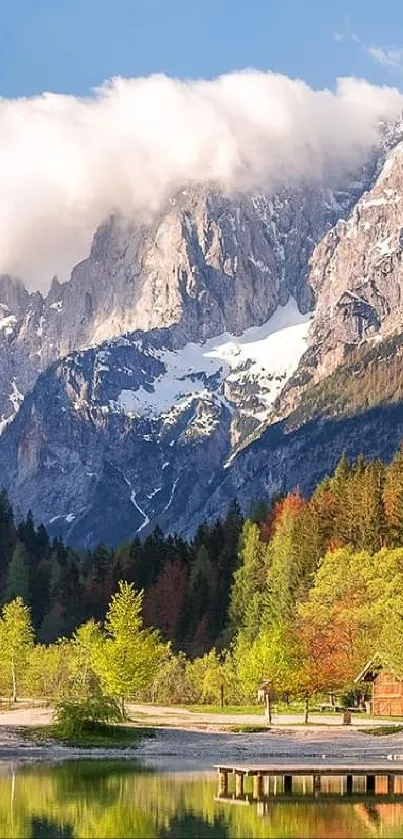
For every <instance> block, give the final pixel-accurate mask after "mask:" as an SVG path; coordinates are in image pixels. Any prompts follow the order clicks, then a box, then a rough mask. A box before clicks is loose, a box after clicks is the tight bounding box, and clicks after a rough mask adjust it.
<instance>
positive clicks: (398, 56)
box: [364, 46, 403, 70]
mask: <svg viewBox="0 0 403 839" xmlns="http://www.w3.org/2000/svg"><path fill="white" fill-rule="evenodd" d="M364 50H365V52H366V53H367V54H368V55H369V56H370V57H371V58H373V59H374V61H376V62H377V64H381V65H382V67H392V68H393V69H395V70H399V69H402V67H403V48H402V47H388V48H387V49H384V48H383V47H373V46H364Z"/></svg>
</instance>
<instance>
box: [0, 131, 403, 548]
mask: <svg viewBox="0 0 403 839" xmlns="http://www.w3.org/2000/svg"><path fill="white" fill-rule="evenodd" d="M385 148H386V145H385ZM382 154H384V151H382ZM382 154H381V157H382ZM379 159H380V158H379V155H378V156H374V159H373V160H372V161H371V162H370V164H369V165H368V167H367V168H366V169H365V170H363V171H362V172H361V173H360V178H359V179H357V180H356V181H355V182H354V184H352V185H351V184H350V186H349V187H348V188H347V187H346V188H345V189H344V190H343V189H339V190H338V191H335V190H329V189H324V188H319V187H313V186H312V185H303V186H301V188H300V189H298V190H295V191H294V192H291V191H289V190H283V191H282V192H281V193H279V194H277V195H275V196H272V197H271V198H269V197H267V196H264V195H254V196H232V197H229V196H225V195H222V194H219V193H217V192H214V191H211V190H210V191H209V190H206V189H203V188H200V189H192V190H186V189H184V190H182V192H180V193H179V194H178V195H177V196H175V198H174V199H172V201H171V202H170V203H169V205H168V206H167V208H166V209H165V211H164V212H163V213H161V215H160V217H159V218H158V219H155V220H154V221H153V223H152V224H150V225H148V226H142V227H138V226H136V225H135V224H133V223H128V222H127V221H125V220H123V219H120V218H117V217H116V216H113V217H111V218H110V219H108V220H107V221H106V222H105V223H104V224H103V225H101V227H100V228H99V229H98V231H97V232H96V234H95V236H94V241H93V244H92V248H91V253H90V255H89V257H88V259H86V260H84V261H83V262H81V263H80V264H79V265H77V266H76V268H75V269H74V270H73V272H72V275H71V278H70V280H69V282H67V283H64V284H60V283H59V282H58V280H57V279H55V280H54V281H53V283H52V286H51V288H50V291H49V293H48V295H47V297H46V298H44V297H42V295H40V294H39V293H36V294H33V295H29V294H28V293H27V292H26V291H25V289H24V288H23V286H22V285H21V284H20V283H18V281H14V280H12V279H10V278H2V279H1V280H0V303H1V304H2V312H4V318H3V328H1V323H2V321H0V362H2V366H1V369H0V419H2V422H3V426H4V425H6V423H7V421H8V420H9V419H10V418H11V417H12V416H13V415H14V413H15V412H17V415H16V417H15V419H14V421H13V422H11V423H10V424H9V425H8V426H7V428H6V429H5V431H4V433H3V435H2V437H1V439H0V471H1V474H2V475H3V476H4V479H3V482H4V484H5V486H6V488H7V489H8V490H9V493H10V496H11V499H12V501H13V502H14V504H15V505H16V506H17V507H18V508H19V509H21V510H22V511H25V510H27V509H28V508H31V509H32V511H33V513H34V516H35V517H36V518H37V519H38V520H43V521H44V523H45V524H46V525H47V526H48V527H49V528H50V529H51V532H53V533H59V534H61V535H63V536H64V538H66V539H67V540H68V541H69V542H71V543H73V544H83V545H91V544H93V543H94V541H97V540H99V539H103V540H104V541H106V542H109V543H115V542H118V541H119V540H120V539H122V538H125V537H128V536H131V535H133V534H134V533H143V534H145V533H146V532H147V529H149V528H152V527H153V526H155V524H157V523H159V524H161V526H162V527H163V528H164V529H165V530H175V529H177V530H179V531H181V532H185V533H190V532H191V531H192V528H193V527H194V526H195V525H196V524H197V523H198V522H199V521H200V520H201V519H202V518H203V516H204V515H207V516H212V515H216V514H217V513H219V512H221V511H223V509H224V507H225V506H226V505H227V503H228V501H229V500H230V498H231V497H233V496H234V495H239V497H240V500H241V501H242V502H243V503H244V504H245V506H247V505H248V504H249V501H250V500H251V499H253V498H254V497H255V498H259V497H264V496H267V495H268V494H270V492H271V491H272V490H274V489H279V488H280V489H281V488H290V486H293V485H294V484H295V483H302V485H303V487H308V486H309V485H310V484H309V481H311V482H312V480H313V479H314V478H315V477H316V476H319V473H320V476H321V475H322V471H321V470H323V469H328V468H329V463H330V460H331V459H332V457H333V455H332V453H330V454H328V456H327V457H325V458H323V457H322V458H319V457H318V456H317V445H318V444H317V442H315V441H316V440H317V433H319V432H315V434H314V436H313V437H309V434H310V432H309V429H306V434H307V437H306V438H303V439H304V440H305V443H304V444H303V445H302V446H301V437H298V436H296V437H292V435H290V434H288V433H286V431H284V430H283V429H282V426H274V427H273V429H270V434H269V436H268V437H266V436H264V437H263V438H262V440H258V441H257V442H256V443H254V444H253V445H252V446H250V447H249V448H248V449H247V450H246V451H245V452H243V453H241V454H240V455H239V456H238V457H237V458H235V460H231V455H232V454H233V451H234V447H236V446H237V445H239V444H240V443H242V441H243V440H244V439H245V438H246V437H247V436H248V434H250V432H251V431H254V430H256V425H257V423H258V421H259V422H261V421H262V411H263V408H264V405H265V398H266V397H267V390H269V391H270V390H273V389H274V390H275V392H279V391H280V390H281V388H282V386H283V384H284V381H285V380H286V374H285V373H284V372H283V371H282V369H281V368H279V372H278V375H277V374H276V372H274V373H273V374H271V378H270V376H269V377H267V378H266V379H265V380H264V381H262V374H261V372H260V371H259V370H257V369H256V367H255V368H253V364H252V366H250V365H251V362H250V361H248V360H246V361H245V362H243V365H242V364H240V366H239V369H238V370H236V371H235V373H231V375H224V374H223V372H222V370H221V368H220V367H216V368H215V369H214V370H213V372H212V373H211V372H210V373H209V372H208V370H207V369H205V368H203V369H202V368H200V369H196V368H195V369H193V370H192V371H189V370H187V371H185V373H184V374H183V376H182V379H183V394H185V397H186V398H181V399H180V400H177V401H175V399H172V401H171V402H170V403H169V399H168V403H167V404H166V405H165V406H164V405H163V404H162V403H163V400H162V403H161V404H162V407H161V406H160V408H159V409H158V410H157V411H152V410H149V406H150V405H151V404H152V403H153V400H155V399H156V398H157V394H159V397H158V398H160V397H161V393H164V392H166V391H167V388H166V387H165V384H166V382H165V379H167V381H168V385H169V387H171V386H172V376H171V380H169V376H167V369H168V368H167V358H168V355H169V354H171V355H172V354H173V355H175V352H179V351H181V349H182V348H184V347H185V346H187V345H188V343H189V342H193V343H196V344H197V345H200V343H201V342H203V341H206V340H207V339H210V338H211V337H212V336H217V335H220V334H222V333H223V332H229V333H231V334H232V335H240V333H242V332H243V331H244V330H245V329H247V328H249V327H251V326H254V327H258V326H260V325H262V324H264V323H265V322H267V321H268V319H269V318H271V316H272V315H273V313H274V312H276V310H278V309H279V307H282V306H284V305H285V304H286V303H287V301H289V300H290V298H293V299H294V300H296V301H297V303H298V307H299V310H300V311H301V312H307V311H308V310H310V309H311V307H312V306H313V304H314V301H315V299H316V301H317V313H316V315H315V319H314V323H313V326H312V329H311V332H310V347H309V349H308V352H307V353H306V354H305V357H304V362H303V364H302V365H301V367H300V369H299V371H298V375H299V377H300V380H301V375H302V379H303V377H304V375H305V380H309V379H311V380H312V379H314V377H315V376H318V377H320V376H323V375H326V372H327V370H328V369H333V368H334V365H335V364H337V363H338V362H339V361H340V360H342V357H343V352H344V347H345V346H346V344H347V343H351V342H359V341H362V340H373V336H378V335H382V334H383V332H385V334H386V331H388V330H390V329H393V328H395V327H394V326H393V322H394V321H395V322H398V321H399V317H400V314H399V311H400V310H399V307H400V291H399V292H398V291H397V288H398V287H400V286H399V283H400V280H398V281H397V282H396V283H395V281H393V282H394V290H392V291H391V290H390V288H389V285H388V283H389V282H390V278H391V277H392V278H393V277H395V275H396V276H398V277H400V274H399V271H400V250H399V248H400V240H401V238H402V237H401V236H400V229H399V230H398V218H399V206H398V205H399V201H398V200H397V198H398V196H399V200H400V177H401V172H400V168H399V167H400V163H399V161H400V157H399V152H398V150H396V152H395V153H394V154H393V155H392V157H391V161H392V162H388V164H387V166H388V167H389V169H388V168H387V169H386V172H385V171H384V172H383V173H382V175H381V178H380V180H379V182H378V183H377V184H376V186H375V187H374V190H373V192H371V193H367V195H365V196H363V198H362V199H361V200H359V201H358V204H357V205H356V209H354V210H353V212H352V214H351V216H350V218H349V220H348V221H342V220H341V219H342V217H345V218H347V217H348V216H349V213H350V210H351V207H352V206H353V205H354V204H355V203H356V201H357V200H358V199H359V198H360V196H361V195H362V193H363V192H364V190H365V189H366V188H368V187H369V186H370V185H372V182H373V178H374V176H375V173H376V172H377V167H378V165H379ZM395 168H396V171H395ZM388 172H389V174H388ZM382 178H383V179H384V180H383V181H382ZM385 178H386V180H385ZM388 179H389V180H388ZM382 183H383V186H382ZM402 194H403V193H402ZM381 199H382V200H381ZM338 219H339V221H338ZM336 222H337V224H336ZM335 224H336V226H334V225H335ZM363 225H364V228H363V229H364V230H367V231H373V228H378V227H380V228H382V230H381V232H382V238H379V237H378V239H377V240H376V242H375V240H374V239H373V240H370V236H372V237H373V232H372V233H371V232H368V236H367V238H366V241H365V243H364V244H363V245H362V246H361V245H360V244H359V242H358V240H359V239H360V237H361V235H362V226H363ZM402 227H403V225H402ZM330 228H331V229H330ZM326 231H329V232H328V233H327V235H325V238H324V239H323V241H322V242H320V240H321V238H322V236H323V234H326ZM364 238H365V237H364ZM318 242H320V244H318ZM315 246H317V247H316V248H315ZM311 257H312V259H311V268H310V271H309V261H310V258H311ZM3 301H4V302H3ZM294 305H295V304H294ZM10 318H11V320H10ZM139 330H142V331H141V332H139ZM167 354H168V355H167ZM41 371H44V372H43V373H42V375H40V376H39V378H38V379H37V377H38V374H39V373H41ZM164 377H165V379H164ZM192 377H193V378H194V380H195V381H196V382H197V383H198V386H197V387H196V388H195V389H194V390H192V388H190V389H189V382H190V381H191V380H192ZM36 379H37V381H36V384H35V380H36ZM174 379H175V387H176V388H178V383H179V386H180V387H179V390H181V388H182V384H181V382H182V379H181V375H180V373H178V374H177V376H176V378H175V377H174ZM164 382H165V384H164ZM302 386H303V385H302ZM300 387H301V385H298V387H297V386H294V388H289V389H288V390H287V392H286V395H285V397H283V400H282V402H281V405H280V408H281V410H282V411H283V414H284V415H285V414H286V413H287V411H289V410H291V408H292V407H293V400H294V401H295V399H296V398H298V392H299V390H298V388H300ZM161 388H162V390H161ZM164 388H165V391H164ZM126 392H127V393H128V394H129V397H128V396H126V397H125V399H126V400H127V399H129V403H130V400H132V401H133V400H134V403H135V404H136V406H137V407H136V410H130V409H128V408H127V405H126V407H125V404H124V400H123V402H122V394H125V393H126ZM168 392H169V388H168ZM24 394H26V396H25V399H24V401H23V402H22V399H23V396H24ZM183 394H182V397H183ZM186 394H187V395H186ZM136 400H137V402H136ZM21 402H22V404H21ZM266 404H267V403H266ZM139 405H140V407H139ZM147 406H148V407H147ZM18 408H19V410H18ZM263 413H264V411H263ZM258 418H259V419H258ZM304 433H305V432H304ZM315 435H316V436H315ZM319 436H320V435H319ZM339 439H340V441H341V439H342V438H341V437H340V438H339V437H338V438H337V440H339ZM335 440H336V437H335ZM342 442H343V446H345V443H346V439H345V438H343V440H342ZM332 445H333V444H332ZM338 445H339V444H338V443H337V441H336V442H334V450H335V452H336V451H337V449H338ZM340 445H341V442H340ZM304 458H307V461H306V462H305V461H304Z"/></svg>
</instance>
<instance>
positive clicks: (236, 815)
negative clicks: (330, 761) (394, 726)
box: [0, 761, 403, 839]
mask: <svg viewBox="0 0 403 839" xmlns="http://www.w3.org/2000/svg"><path fill="white" fill-rule="evenodd" d="M339 788H340V785H338V789H339ZM329 791H330V790H329ZM215 794H216V778H215V776H214V775H213V776H208V775H198V776H196V775H193V776H192V775H186V774H178V775H173V774H172V775H169V774H156V773H154V772H139V771H137V769H136V771H133V765H131V764H130V763H129V762H127V763H126V762H124V761H110V762H108V761H75V762H72V763H69V764H67V763H65V764H63V765H61V766H52V767H49V766H46V765H43V764H41V765H36V766H29V767H26V768H24V769H23V770H22V771H17V772H16V773H15V780H14V782H13V778H12V775H11V774H10V775H9V776H5V775H3V776H0V839H1V837H10V839H16V838H17V837H23V836H25V837H28V836H31V837H33V839H42V838H43V839H45V837H49V839H50V837H52V838H53V837H54V839H62V837H66V839H68V838H69V837H74V838H75V839H76V837H82V836H85V837H87V839H97V837H100V836H102V837H103V839H122V837H127V839H139V837H141V839H156V837H158V839H193V837H194V839H199V837H200V839H231V838H233V837H239V836H248V837H251V839H280V837H284V836H287V837H300V836H310V837H312V839H313V837H320V838H321V839H327V837H329V838H330V837H334V836H335V835H337V836H343V837H346V838H347V837H358V836H366V837H370V836H374V837H375V836H377V835H380V833H382V837H383V839H387V837H393V839H398V837H401V838H402V839H403V804H400V803H398V802H395V803H393V802H391V803H390V804H389V803H385V804H379V805H378V804H376V803H374V802H370V801H368V802H362V804H358V803H353V802H351V803H341V802H339V801H337V800H335V799H331V800H326V797H323V798H321V799H317V800H316V801H314V800H313V798H310V797H309V795H308V796H307V798H306V799H304V800H301V799H298V800H295V801H288V802H284V803H282V802H281V800H280V798H281V796H280V797H279V799H277V800H276V799H272V800H271V802H270V807H269V810H267V808H266V811H265V810H264V808H263V809H262V808H258V806H257V805H256V804H253V805H252V806H239V805H232V804H230V803H229V804H226V803H224V802H215V801H214V796H215ZM376 819H378V822H377V821H376Z"/></svg>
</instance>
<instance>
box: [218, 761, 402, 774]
mask: <svg viewBox="0 0 403 839" xmlns="http://www.w3.org/2000/svg"><path fill="white" fill-rule="evenodd" d="M214 768H215V769H217V771H218V772H228V773H229V774H240V775H300V776H303V775H322V776H325V775H329V776H331V775H333V776H338V775H354V776H361V775H379V776H385V775H403V761H401V762H400V761H399V762H397V761H388V760H385V761H384V762H382V763H360V764H351V763H349V764H347V763H333V764H332V763H330V764H329V763H327V764H323V763H264V764H261V763H259V764H241V763H237V764H234V763H232V764H228V763H216V764H215V766H214Z"/></svg>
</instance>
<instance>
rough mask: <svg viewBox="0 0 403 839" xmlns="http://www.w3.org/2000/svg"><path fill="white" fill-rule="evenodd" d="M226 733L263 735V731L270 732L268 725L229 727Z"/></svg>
mask: <svg viewBox="0 0 403 839" xmlns="http://www.w3.org/2000/svg"><path fill="white" fill-rule="evenodd" d="M226 731H230V732H231V733H232V734H259V733H260V734H261V733H262V731H265V732H267V731H270V726H268V725H228V726H227V727H226Z"/></svg>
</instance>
